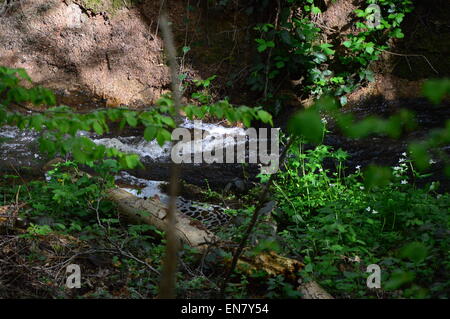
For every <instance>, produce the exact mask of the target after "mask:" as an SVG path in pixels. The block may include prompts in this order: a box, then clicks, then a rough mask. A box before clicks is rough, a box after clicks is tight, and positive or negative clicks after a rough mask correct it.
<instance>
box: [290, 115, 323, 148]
mask: <svg viewBox="0 0 450 319" xmlns="http://www.w3.org/2000/svg"><path fill="white" fill-rule="evenodd" d="M288 130H289V131H290V132H291V133H292V134H294V135H297V136H303V137H304V138H306V139H307V140H309V141H310V142H312V143H317V144H318V143H320V142H321V141H322V137H323V133H324V124H323V123H322V121H321V118H320V114H319V113H318V112H315V111H312V110H306V111H302V112H300V113H297V114H296V115H294V117H293V118H292V119H290V120H289V122H288Z"/></svg>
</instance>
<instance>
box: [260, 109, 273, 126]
mask: <svg viewBox="0 0 450 319" xmlns="http://www.w3.org/2000/svg"><path fill="white" fill-rule="evenodd" d="M258 117H259V119H260V120H261V121H262V122H263V123H270V124H272V125H273V123H272V115H271V114H270V113H268V112H266V111H264V110H259V111H258Z"/></svg>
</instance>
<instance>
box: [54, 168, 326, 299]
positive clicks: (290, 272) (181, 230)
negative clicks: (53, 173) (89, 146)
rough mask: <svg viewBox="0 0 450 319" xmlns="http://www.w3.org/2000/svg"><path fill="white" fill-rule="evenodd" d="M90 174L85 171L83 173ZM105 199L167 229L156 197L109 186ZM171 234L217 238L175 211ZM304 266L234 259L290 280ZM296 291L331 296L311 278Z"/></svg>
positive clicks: (268, 258)
mask: <svg viewBox="0 0 450 319" xmlns="http://www.w3.org/2000/svg"><path fill="white" fill-rule="evenodd" d="M57 162H59V161H55V160H54V161H52V162H51V163H49V164H50V165H49V164H47V165H46V166H48V167H51V166H52V165H53V164H56V163H57ZM84 174H86V175H87V176H90V175H89V174H87V173H84ZM107 196H108V198H109V200H111V201H112V202H114V203H116V204H117V207H118V209H119V212H120V213H121V214H122V216H124V217H125V218H126V219H128V220H129V221H130V222H132V223H136V224H148V225H152V226H155V227H156V228H157V229H159V230H161V231H166V230H167V221H166V219H165V217H166V214H167V208H166V206H165V205H164V204H162V203H161V202H160V201H159V200H158V199H153V198H148V199H142V198H139V197H137V196H135V195H133V194H131V193H129V192H127V191H125V190H123V189H120V188H113V189H110V190H108V191H107ZM175 233H176V236H177V238H178V239H179V242H180V243H184V244H187V245H189V246H190V247H193V248H197V249H199V250H200V251H205V250H206V249H207V248H208V244H211V243H215V244H217V243H220V239H219V238H218V237H217V236H216V235H215V234H214V233H212V232H211V231H209V230H208V229H207V228H206V227H205V226H204V225H203V224H202V223H201V222H200V221H197V220H194V219H192V218H190V217H187V216H185V215H183V214H182V213H181V212H179V211H177V224H176V226H175ZM303 267H304V265H303V263H301V262H300V261H298V260H295V259H291V258H287V257H282V256H279V255H278V254H276V253H275V252H268V253H260V254H258V255H255V256H251V257H249V256H244V255H242V256H241V257H240V258H239V260H238V268H239V269H240V270H242V271H244V272H246V273H248V274H250V273H252V272H254V271H257V270H264V271H265V272H266V273H267V274H268V275H269V276H276V275H283V276H284V277H285V278H288V279H290V281H293V280H294V281H295V280H297V279H296V277H297V273H298V271H299V270H301V269H302V268H303ZM297 282H298V283H299V286H298V287H297V290H298V291H300V293H301V294H302V298H303V299H333V297H332V296H331V295H330V294H329V293H327V292H326V291H325V290H324V289H323V288H322V287H320V285H319V284H317V283H316V282H314V281H311V282H308V283H303V282H302V281H301V280H298V281H297Z"/></svg>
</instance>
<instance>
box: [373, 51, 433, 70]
mask: <svg viewBox="0 0 450 319" xmlns="http://www.w3.org/2000/svg"><path fill="white" fill-rule="evenodd" d="M377 50H379V51H382V52H386V53H389V54H392V55H397V56H403V57H406V58H408V57H412V56H415V57H421V58H424V59H425V61H427V63H428V65H429V66H430V68H431V69H432V70H433V71H434V72H435V73H436V74H439V72H438V71H437V70H436V69H435V68H434V67H433V65H432V64H431V62H430V61H429V60H428V58H427V57H426V56H425V55H422V54H402V53H396V52H391V51H387V50H383V49H377ZM408 64H409V63H408Z"/></svg>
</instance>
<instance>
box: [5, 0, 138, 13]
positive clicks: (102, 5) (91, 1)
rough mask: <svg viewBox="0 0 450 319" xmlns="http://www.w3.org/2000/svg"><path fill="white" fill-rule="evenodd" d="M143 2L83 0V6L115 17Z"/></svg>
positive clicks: (136, 0) (131, 0) (134, 0)
mask: <svg viewBox="0 0 450 319" xmlns="http://www.w3.org/2000/svg"><path fill="white" fill-rule="evenodd" d="M0 1H1V0H0ZM141 2H142V0H81V4H82V5H83V6H84V7H85V8H86V9H89V10H92V11H93V12H95V13H98V12H106V13H109V14H111V15H114V14H115V13H116V12H117V11H118V10H120V9H122V8H128V7H130V6H133V5H136V4H139V3H141Z"/></svg>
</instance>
